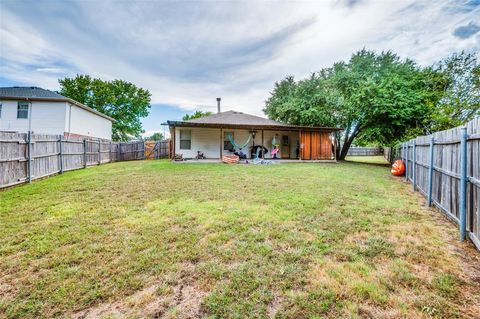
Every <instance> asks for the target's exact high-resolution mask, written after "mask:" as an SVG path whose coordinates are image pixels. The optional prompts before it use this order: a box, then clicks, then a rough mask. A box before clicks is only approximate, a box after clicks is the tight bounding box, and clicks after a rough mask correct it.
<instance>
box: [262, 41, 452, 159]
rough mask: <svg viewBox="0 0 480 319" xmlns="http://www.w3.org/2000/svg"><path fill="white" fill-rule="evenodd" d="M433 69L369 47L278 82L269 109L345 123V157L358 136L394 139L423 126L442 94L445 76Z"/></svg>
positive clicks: (285, 116)
mask: <svg viewBox="0 0 480 319" xmlns="http://www.w3.org/2000/svg"><path fill="white" fill-rule="evenodd" d="M434 73H435V71H434V70H431V69H421V68H420V67H418V66H417V65H416V64H415V63H414V62H413V61H411V60H402V59H400V58H399V57H398V56H397V55H395V54H393V53H392V52H382V53H380V54H376V53H375V52H372V51H368V50H365V49H364V50H361V51H358V52H357V53H355V54H353V55H352V57H351V58H350V60H349V61H348V62H339V63H335V64H334V65H333V66H332V67H330V68H325V69H322V70H320V71H319V72H317V73H313V74H312V75H311V76H310V77H309V78H306V79H303V80H300V81H295V80H294V78H293V77H291V76H289V77H287V78H285V79H284V80H282V81H280V82H277V83H275V87H274V89H273V91H272V92H271V96H270V97H269V99H268V100H267V101H266V105H265V109H264V112H265V113H266V114H267V115H268V117H270V118H272V119H274V120H280V121H284V122H286V123H290V124H296V125H310V126H334V127H339V128H343V129H344V131H343V132H342V133H340V134H339V136H338V137H339V138H338V139H337V140H338V141H339V142H338V143H339V144H338V145H337V146H338V147H337V152H338V153H337V158H338V159H341V160H342V159H344V158H345V156H346V155H347V152H348V149H349V148H350V146H351V145H352V143H353V142H354V140H355V139H357V140H360V141H362V142H364V143H366V142H377V143H380V144H389V143H392V142H393V141H395V140H398V139H399V138H401V137H402V136H403V135H404V134H406V133H407V132H409V131H410V130H412V129H418V130H421V129H422V127H423V125H424V121H425V119H426V118H429V115H430V112H431V111H432V109H433V105H435V103H436V102H437V100H438V99H439V95H438V94H437V93H436V92H437V91H438V89H437V86H438V85H439V84H438V81H440V80H442V79H443V78H442V77H438V78H437V77H436V76H434ZM340 141H341V142H340Z"/></svg>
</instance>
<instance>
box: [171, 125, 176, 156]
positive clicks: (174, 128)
mask: <svg viewBox="0 0 480 319" xmlns="http://www.w3.org/2000/svg"><path fill="white" fill-rule="evenodd" d="M176 131H177V128H176V127H175V126H174V127H173V140H172V160H175V148H176V145H175V144H176V143H177V141H176V140H175V139H176V134H175V133H176Z"/></svg>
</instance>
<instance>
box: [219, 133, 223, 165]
mask: <svg viewBox="0 0 480 319" xmlns="http://www.w3.org/2000/svg"><path fill="white" fill-rule="evenodd" d="M222 157H223V130H222V128H220V160H222Z"/></svg>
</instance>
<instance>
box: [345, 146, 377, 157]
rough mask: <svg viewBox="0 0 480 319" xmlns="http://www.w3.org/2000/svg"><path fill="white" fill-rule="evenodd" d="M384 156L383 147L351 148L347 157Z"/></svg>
mask: <svg viewBox="0 0 480 319" xmlns="http://www.w3.org/2000/svg"><path fill="white" fill-rule="evenodd" d="M377 155H383V149H382V148H381V147H350V149H349V150H348V153H347V156H377Z"/></svg>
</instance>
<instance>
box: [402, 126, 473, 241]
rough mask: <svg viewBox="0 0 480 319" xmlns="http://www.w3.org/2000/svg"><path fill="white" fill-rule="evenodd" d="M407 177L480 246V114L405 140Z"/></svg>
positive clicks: (404, 154)
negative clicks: (467, 120) (463, 125)
mask: <svg viewBox="0 0 480 319" xmlns="http://www.w3.org/2000/svg"><path fill="white" fill-rule="evenodd" d="M400 154H401V158H402V159H403V161H404V162H405V163H406V165H405V166H406V173H405V178H406V180H407V181H410V182H412V184H413V190H414V191H415V190H418V191H420V192H421V193H423V194H424V195H425V196H426V197H427V198H428V203H429V205H432V204H433V205H435V206H436V207H438V208H439V209H440V210H441V211H442V212H444V213H445V214H446V215H447V216H448V217H449V218H450V219H451V220H452V221H453V222H455V223H456V224H458V225H459V230H460V240H464V239H465V238H466V236H468V237H470V239H471V240H472V242H473V243H474V244H475V246H476V247H477V248H478V249H479V250H480V118H477V119H474V120H472V121H470V122H469V123H468V124H467V125H466V126H465V127H457V128H453V129H450V130H446V131H442V132H437V133H434V134H432V135H429V136H421V137H417V138H415V139H412V140H410V141H408V142H405V143H402V144H401V149H400Z"/></svg>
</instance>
